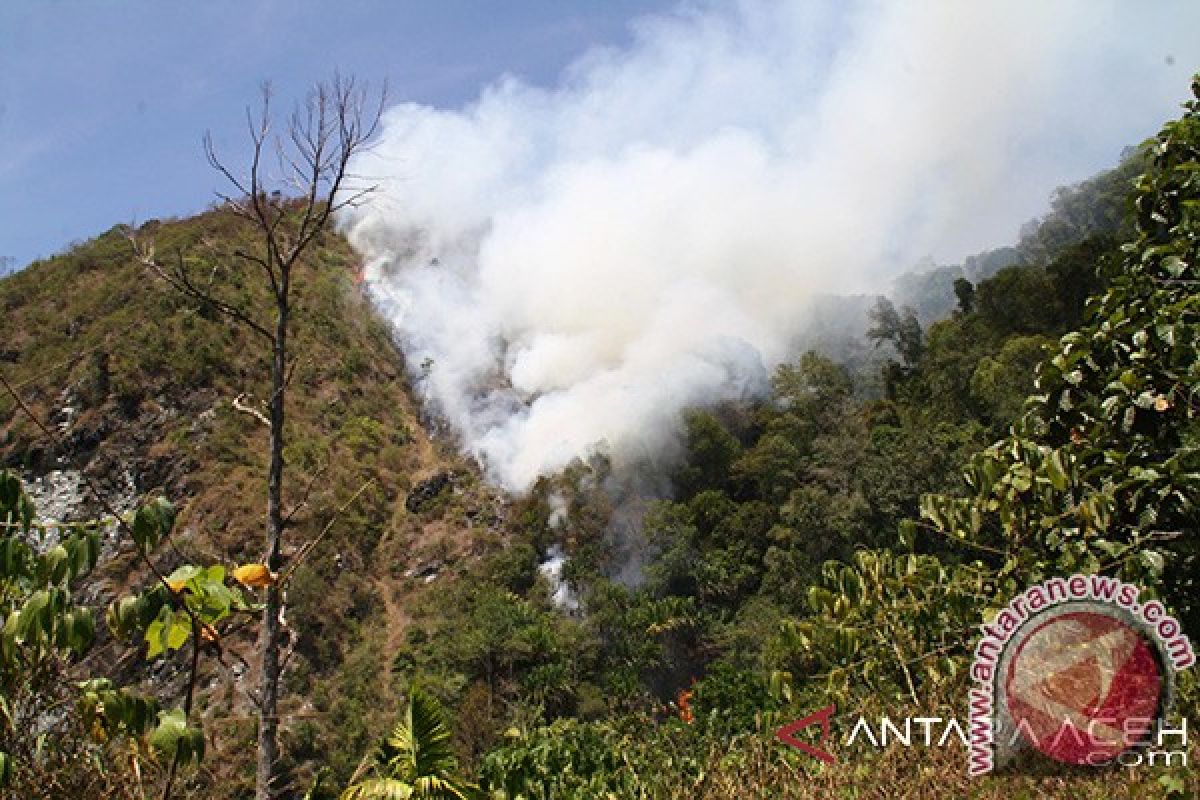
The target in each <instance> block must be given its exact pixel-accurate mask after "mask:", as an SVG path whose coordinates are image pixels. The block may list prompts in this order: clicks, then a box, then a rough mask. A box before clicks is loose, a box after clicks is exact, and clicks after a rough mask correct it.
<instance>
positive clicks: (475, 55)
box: [0, 0, 674, 267]
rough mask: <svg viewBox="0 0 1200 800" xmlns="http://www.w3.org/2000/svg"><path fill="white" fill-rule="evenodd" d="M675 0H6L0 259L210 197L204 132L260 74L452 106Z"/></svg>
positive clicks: (622, 32) (25, 255) (251, 91)
mask: <svg viewBox="0 0 1200 800" xmlns="http://www.w3.org/2000/svg"><path fill="white" fill-rule="evenodd" d="M672 5H674V3H673V2H666V1H665V0H653V1H650V0H642V1H641V2H638V1H637V0H603V2H601V1H600V0H593V1H592V2H587V1H586V0H532V1H528V0H527V1H526V2H519V3H516V2H502V1H501V0H438V2H415V1H414V0H395V1H394V2H387V1H386V0H349V1H348V2H338V3H332V2H317V1H316V0H262V1H261V2H244V1H243V2H230V1H229V0H218V1H217V2H203V3H200V2H192V3H184V2H159V1H156V2H79V1H78V0H72V1H68V0H5V2H3V3H0V259H5V262H4V263H8V264H11V265H12V266H17V267H20V266H23V265H24V264H26V263H28V262H29V261H31V260H33V259H35V258H38V257H42V256H47V255H51V254H53V253H55V252H57V251H59V250H62V249H63V248H64V247H65V246H66V245H67V244H69V243H70V242H71V241H73V240H78V239H84V238H88V237H90V236H93V235H95V234H97V233H99V232H102V231H104V230H106V229H108V228H109V227H111V226H112V225H114V224H116V223H118V222H132V221H142V220H145V219H148V218H153V217H161V216H170V215H177V214H188V213H191V212H194V211H197V210H200V209H202V208H203V207H204V206H205V205H206V204H207V203H208V202H209V201H210V200H211V199H212V193H211V192H212V189H213V188H214V187H216V186H217V185H218V181H217V180H215V177H214V175H213V174H212V172H211V171H210V169H209V168H208V166H207V164H206V163H205V162H204V159H203V156H202V153H201V150H200V137H201V135H202V133H203V132H204V131H205V130H206V129H211V130H212V131H213V133H214V136H215V138H216V140H217V143H218V145H221V144H225V145H226V147H227V148H236V147H237V146H239V145H240V144H241V143H242V141H243V139H244V136H243V133H244V128H243V127H242V126H241V122H242V116H241V115H242V113H243V109H244V107H245V106H246V104H247V103H248V102H250V101H252V100H253V99H254V98H255V96H256V92H257V87H258V85H259V84H260V83H261V81H263V80H265V79H269V80H270V81H271V82H272V84H273V85H274V87H275V89H276V91H277V93H278V95H279V96H280V98H281V100H285V101H290V100H291V99H292V98H295V97H298V96H300V95H301V94H302V93H303V91H304V90H305V88H307V87H308V86H309V85H311V84H312V83H313V82H315V81H317V80H321V79H324V78H327V77H329V76H330V74H331V73H332V72H333V71H334V70H335V69H340V70H341V71H342V72H344V73H347V74H353V75H356V76H358V77H359V78H362V79H366V80H369V81H372V82H376V83H377V82H379V81H382V80H384V79H386V80H387V81H388V83H389V85H390V95H391V98H392V99H393V100H396V101H400V100H412V101H416V102H420V103H425V104H429V105H434V106H440V107H458V106H461V105H462V104H463V103H465V102H467V101H469V100H471V99H472V98H474V97H475V96H476V95H477V94H478V92H479V89H480V88H481V87H482V86H483V85H485V84H487V83H490V82H492V81H493V80H495V79H496V78H497V77H498V76H500V75H502V74H504V73H511V74H514V75H517V76H519V77H521V78H523V79H524V80H526V81H528V82H530V83H533V84H537V85H549V84H553V83H554V81H555V78H556V76H557V75H558V73H559V72H560V70H562V68H563V67H565V66H566V65H567V64H568V63H569V62H570V61H571V60H573V59H574V58H575V57H576V56H578V55H579V54H580V53H581V52H583V51H585V50H586V49H588V48H589V47H591V46H596V45H600V46H606V45H615V46H620V45H623V44H625V43H626V42H627V41H628V39H629V35H630V34H629V30H628V23H629V21H630V20H631V19H632V18H634V17H636V16H638V15H639V14H640V13H642V12H646V11H654V10H659V9H663V8H669V7H670V6H672Z"/></svg>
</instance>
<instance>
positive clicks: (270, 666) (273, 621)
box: [254, 273, 288, 800]
mask: <svg viewBox="0 0 1200 800" xmlns="http://www.w3.org/2000/svg"><path fill="white" fill-rule="evenodd" d="M287 291H288V275H287V274H286V273H285V274H284V276H283V280H282V282H281V284H280V286H279V295H278V298H277V312H278V316H277V318H276V320H275V341H274V343H273V347H272V360H271V403H270V421H271V426H270V427H271V434H270V438H271V441H270V465H269V467H268V470H267V531H266V533H267V535H266V545H267V547H266V553H267V566H268V567H269V568H270V570H271V572H272V573H273V574H279V571H280V568H281V567H282V566H283V553H282V539H283V510H282V494H283V415H284V398H285V395H286V389H287V387H286V381H287V374H286V369H287V325H288V297H287ZM282 613H283V592H282V588H281V587H279V586H277V585H275V584H272V585H270V586H268V587H267V598H266V608H265V609H264V610H263V626H262V633H261V636H260V638H259V649H260V651H261V652H262V672H261V674H260V676H259V701H260V703H261V705H260V707H259V714H258V766H257V770H256V772H255V790H254V797H255V800H272V797H273V789H274V786H273V780H274V778H275V766H276V764H277V763H278V761H279V739H278V728H279V717H278V712H277V706H278V704H279V678H280V674H279V673H280V663H279V655H280V649H281V645H282V643H283V633H284V631H283V620H282Z"/></svg>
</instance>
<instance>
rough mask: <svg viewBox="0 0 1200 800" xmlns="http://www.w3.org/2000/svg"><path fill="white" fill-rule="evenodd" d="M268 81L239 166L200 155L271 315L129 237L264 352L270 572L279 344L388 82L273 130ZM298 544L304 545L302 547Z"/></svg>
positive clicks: (280, 464) (269, 744)
mask: <svg viewBox="0 0 1200 800" xmlns="http://www.w3.org/2000/svg"><path fill="white" fill-rule="evenodd" d="M271 97H272V93H271V89H270V86H269V85H267V84H264V85H263V89H262V97H261V100H260V103H259V106H258V108H257V109H252V108H247V110H246V122H247V127H248V130H249V136H250V145H251V147H250V154H249V162H250V163H249V165H248V167H247V168H246V169H245V170H244V171H243V170H241V169H237V168H235V167H234V166H232V165H231V164H230V162H228V161H226V160H225V159H224V158H223V157H222V156H221V155H219V154H218V153H217V150H216V147H215V145H214V143H213V138H212V135H211V134H207V133H206V134H205V136H204V153H205V155H206V157H207V158H208V163H209V164H210V165H211V166H212V167H213V169H215V170H216V171H217V172H218V173H220V175H221V176H222V177H223V178H224V179H225V181H226V182H227V183H228V187H227V189H226V190H225V191H219V192H217V196H218V197H219V198H220V199H221V200H222V203H223V207H224V208H226V209H227V210H228V211H230V212H232V213H233V214H235V215H236V216H238V217H240V218H241V219H243V220H245V221H247V222H248V223H249V224H250V225H251V226H253V229H254V232H255V236H254V241H255V244H254V246H253V247H250V248H248V249H242V248H235V249H231V250H229V251H228V252H225V253H224V254H223V256H224V257H225V258H226V259H228V260H229V261H230V264H229V266H231V267H232V266H234V265H235V264H236V266H237V267H239V268H242V269H247V270H249V271H250V272H251V273H252V274H253V273H257V274H258V275H259V277H260V279H261V280H262V281H263V283H264V284H265V285H266V286H267V288H269V290H270V296H271V299H272V303H273V311H274V313H273V318H263V317H262V316H261V315H258V314H256V313H255V311H254V310H253V309H252V308H249V307H247V306H245V305H244V304H240V303H239V301H237V300H235V299H232V295H231V293H230V292H228V291H227V290H224V287H223V285H222V283H221V281H219V280H218V279H217V273H216V272H215V271H210V272H209V273H208V274H207V275H205V276H201V275H197V274H196V270H195V268H194V264H192V263H191V262H190V261H189V259H188V258H186V257H185V254H184V253H183V252H181V251H180V252H176V253H174V254H172V257H171V258H170V259H169V260H162V259H160V258H159V257H158V256H156V254H155V251H154V247H153V244H152V243H146V242H140V241H138V240H137V238H136V237H133V243H134V248H135V250H136V252H137V254H138V257H139V259H140V260H141V262H142V263H143V264H144V265H146V266H147V267H148V268H150V269H151V270H152V271H153V272H154V273H155V274H156V275H158V276H159V277H161V278H162V279H163V280H164V281H166V282H167V283H168V284H169V285H171V286H172V287H174V288H175V289H176V290H178V291H180V292H182V293H183V294H184V295H186V296H188V297H191V298H192V299H194V300H196V301H198V302H199V303H200V304H201V305H202V306H206V307H208V308H210V309H213V310H215V311H216V312H218V313H220V314H221V315H223V316H224V317H226V318H227V319H229V320H232V321H233V322H236V323H237V324H240V325H243V326H245V327H247V328H248V329H249V330H251V331H252V332H253V333H254V334H256V335H257V336H258V337H259V338H260V340H261V341H262V342H263V345H264V347H265V348H268V349H269V352H270V365H271V366H270V394H269V396H268V398H267V412H266V414H265V415H263V414H261V412H259V413H258V416H259V417H260V418H262V417H264V416H265V420H266V424H267V427H268V429H269V431H270V433H269V446H268V463H267V492H266V525H265V537H264V538H265V541H264V560H265V563H266V566H267V568H268V569H269V574H270V575H280V574H287V573H288V572H289V570H286V569H285V568H286V567H287V565H286V564H285V563H284V557H283V533H284V527H285V522H286V519H285V515H284V511H283V503H282V499H283V486H284V458H283V449H284V418H285V413H286V408H287V404H286V399H287V390H288V382H289V378H290V373H291V368H292V365H293V363H294V362H293V361H292V360H291V359H290V356H289V350H288V347H289V345H288V335H289V325H290V324H291V312H292V305H291V303H292V292H293V280H294V278H295V274H296V266H297V264H299V263H300V261H301V259H302V258H303V257H304V256H305V254H306V253H308V252H309V251H310V249H311V248H312V246H313V244H314V242H316V240H317V237H318V236H319V235H320V234H321V233H322V232H323V231H325V230H326V229H327V228H328V227H329V224H330V221H331V219H332V217H333V215H334V214H335V213H337V211H338V210H339V209H342V208H346V207H348V206H353V205H355V204H357V203H360V202H362V201H363V200H364V199H365V198H366V197H367V196H368V195H369V194H370V193H371V192H372V191H373V190H374V188H375V187H374V186H373V185H370V184H367V183H364V182H363V179H362V178H361V177H359V176H354V175H352V174H351V173H350V172H349V166H350V162H351V160H352V158H353V157H354V155H355V154H356V153H359V152H361V151H362V150H364V149H365V148H366V147H368V146H369V144H370V141H371V139H372V137H373V136H374V134H375V132H376V130H377V129H378V126H379V120H380V116H381V114H382V111H383V106H384V102H385V99H386V88H385V89H383V90H381V91H379V92H378V93H377V95H375V94H371V93H369V92H368V91H367V89H366V87H364V86H361V85H359V84H357V83H356V82H355V80H354V79H352V78H344V77H341V76H335V77H334V78H333V79H332V80H331V81H329V82H326V83H321V84H318V85H317V86H316V87H314V88H313V89H312V90H311V91H310V92H309V93H308V95H307V96H306V97H305V99H304V100H303V101H302V102H300V103H298V104H297V105H296V107H295V108H294V109H293V111H292V112H291V114H290V115H288V116H287V117H286V119H285V120H284V122H283V125H282V127H281V129H280V130H278V131H276V130H275V123H276V120H275V117H274V113H273V109H272V104H271ZM302 552H303V551H302ZM283 589H284V587H283V586H282V585H281V582H279V581H268V582H267V586H266V596H265V603H264V610H263V617H262V628H261V631H260V633H259V646H258V649H259V657H260V662H261V663H260V672H259V685H258V697H257V701H258V706H259V727H258V754H257V768H256V773H255V798H256V800H270V798H271V797H272V796H273V795H274V794H275V791H276V789H277V787H276V786H275V781H276V778H277V767H278V763H279V737H278V731H279V716H278V708H279V690H280V677H281V672H282V664H281V653H282V650H283V643H284V638H285V635H286V632H285V630H284V626H283V609H284V593H283Z"/></svg>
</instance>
